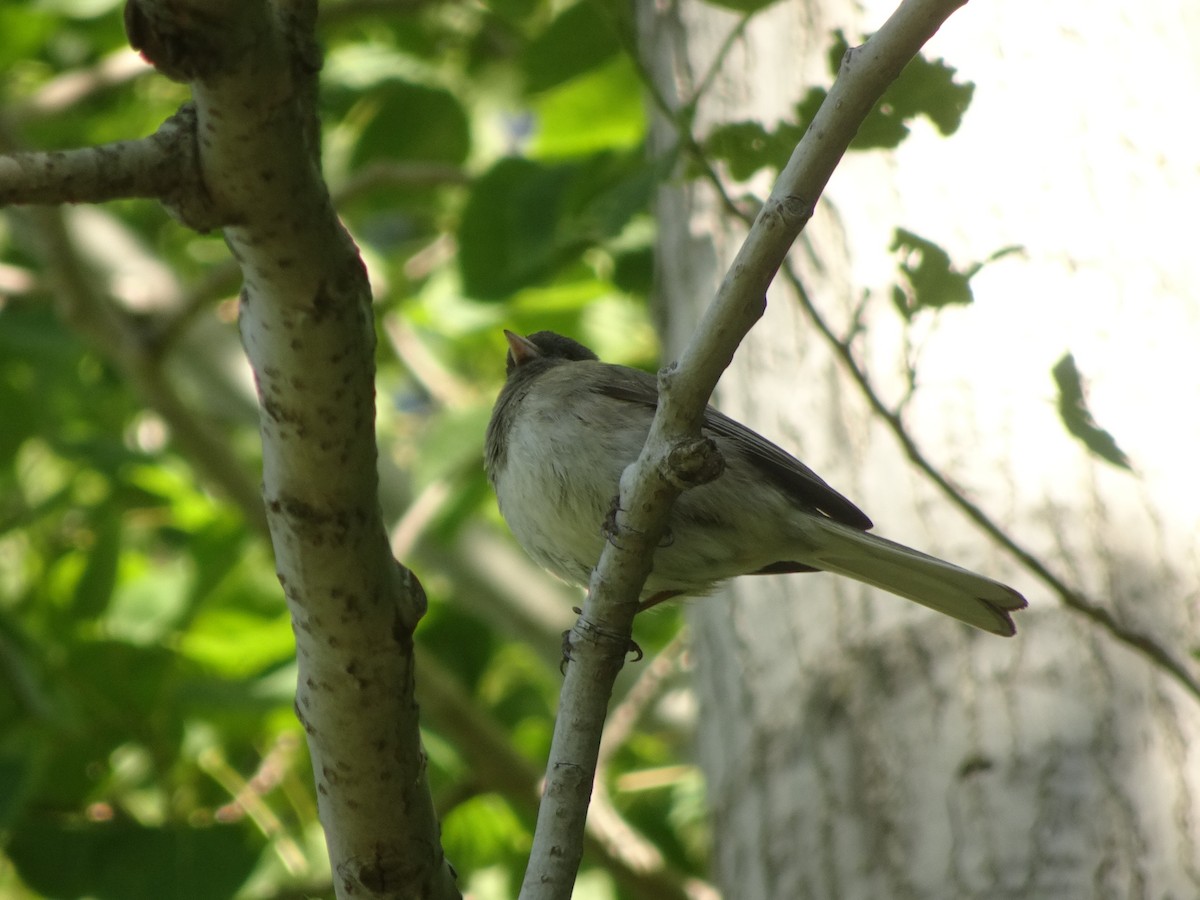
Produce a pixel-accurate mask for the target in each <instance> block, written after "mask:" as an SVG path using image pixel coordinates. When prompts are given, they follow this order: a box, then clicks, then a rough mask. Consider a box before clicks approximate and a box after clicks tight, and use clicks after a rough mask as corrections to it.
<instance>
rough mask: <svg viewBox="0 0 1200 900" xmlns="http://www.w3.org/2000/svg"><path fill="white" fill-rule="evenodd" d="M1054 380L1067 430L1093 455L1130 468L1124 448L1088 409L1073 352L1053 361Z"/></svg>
mask: <svg viewBox="0 0 1200 900" xmlns="http://www.w3.org/2000/svg"><path fill="white" fill-rule="evenodd" d="M1052 374H1053V375H1054V383H1055V384H1056V385H1057V386H1058V415H1059V417H1060V418H1061V419H1062V423H1063V425H1064V427H1066V429H1067V432H1068V433H1069V434H1071V435H1074V436H1075V437H1077V438H1078V439H1079V440H1080V441H1082V442H1083V445H1084V446H1085V447H1087V448H1088V450H1089V451H1090V452H1091V453H1092V454H1093V455H1095V456H1098V457H1099V458H1100V459H1102V460H1104V461H1105V462H1108V463H1111V464H1112V465H1114V466H1116V467H1117V468H1118V469H1126V470H1130V471H1131V470H1132V469H1133V465H1132V464H1131V463H1130V462H1129V457H1128V456H1126V455H1125V451H1124V450H1122V449H1121V448H1120V447H1119V446H1117V441H1116V438H1114V437H1113V436H1112V435H1111V434H1109V433H1108V432H1107V431H1105V430H1104V429H1103V428H1101V427H1100V426H1099V425H1098V424H1096V420H1095V419H1094V418H1093V417H1092V411H1091V409H1089V408H1088V403H1087V391H1086V386H1085V384H1084V380H1083V376H1082V375H1081V374H1080V372H1079V367H1078V366H1077V365H1076V364H1075V356H1074V354H1071V353H1067V354H1065V355H1064V356H1063V357H1062V359H1060V360H1059V361H1058V362H1057V363H1055V364H1054V369H1053V370H1052Z"/></svg>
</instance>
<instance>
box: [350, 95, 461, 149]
mask: <svg viewBox="0 0 1200 900" xmlns="http://www.w3.org/2000/svg"><path fill="white" fill-rule="evenodd" d="M364 103H366V104H369V105H370V106H371V107H373V109H372V115H371V119H370V121H369V122H368V123H367V125H366V127H364V128H363V130H362V133H361V134H360V135H359V139H358V144H357V146H356V147H355V149H354V157H353V163H354V165H356V166H359V165H362V164H363V163H365V162H370V161H372V160H376V159H385V160H395V159H415V160H422V161H431V162H446V163H462V162H463V161H465V160H466V158H467V153H468V152H469V151H470V149H471V132H470V126H469V125H468V123H467V115H466V113H465V112H464V111H463V108H462V106H461V104H460V103H459V102H458V100H457V99H456V98H455V97H454V95H453V94H451V93H450V92H449V91H446V90H442V89H441V88H432V87H427V86H426V85H423V84H413V83H412V82H408V81H400V80H394V81H388V82H385V83H383V84H380V85H377V86H376V87H375V88H374V89H373V90H371V91H370V92H369V94H368V95H367V96H366V97H365V98H364Z"/></svg>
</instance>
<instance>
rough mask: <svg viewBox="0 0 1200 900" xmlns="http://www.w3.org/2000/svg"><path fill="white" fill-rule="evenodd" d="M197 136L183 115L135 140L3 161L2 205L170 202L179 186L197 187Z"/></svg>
mask: <svg viewBox="0 0 1200 900" xmlns="http://www.w3.org/2000/svg"><path fill="white" fill-rule="evenodd" d="M194 136H195V130H194V128H193V123H192V122H190V121H189V120H188V115H187V113H183V114H181V115H176V116H173V117H172V118H170V119H168V120H167V121H166V122H164V123H163V125H162V127H161V128H159V129H158V131H156V132H155V133H154V134H152V135H151V136H150V137H147V138H142V139H141V140H137V141H117V142H116V143H112V144H103V145H101V146H99V147H83V148H80V149H77V150H53V151H49V152H30V153H13V154H11V155H9V156H0V205H5V206H14V205H18V204H27V203H40V204H57V203H101V202H103V201H105V200H116V199H121V198H126V197H147V198H153V199H158V200H167V199H170V198H172V197H175V196H176V195H177V194H179V192H180V189H181V185H185V184H186V185H189V186H191V187H193V188H194V186H195V180H194V178H191V177H189V176H190V175H191V174H192V172H193V171H194V169H193V168H192V167H191V166H189V165H188V162H189V161H191V160H193V159H194V158H195V153H194V150H193V140H194Z"/></svg>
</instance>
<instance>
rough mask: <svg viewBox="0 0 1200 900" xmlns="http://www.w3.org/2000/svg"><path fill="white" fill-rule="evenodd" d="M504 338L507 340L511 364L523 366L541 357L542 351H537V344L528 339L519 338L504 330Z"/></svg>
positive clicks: (515, 334)
mask: <svg viewBox="0 0 1200 900" xmlns="http://www.w3.org/2000/svg"><path fill="white" fill-rule="evenodd" d="M504 337H505V338H506V339H507V340H508V352H509V355H510V356H511V357H512V360H513V362H514V363H515V364H516V365H518V366H521V365H524V364H525V363H527V362H529V360H531V359H536V358H537V357H539V356H541V355H542V351H541V350H539V349H538V346H537V344H535V343H533V341H531V340H529V338H526V337H521V335H519V334H517V333H516V332H513V331H509V330H508V329H507V328H505V329H504Z"/></svg>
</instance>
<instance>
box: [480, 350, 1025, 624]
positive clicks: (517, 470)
mask: <svg viewBox="0 0 1200 900" xmlns="http://www.w3.org/2000/svg"><path fill="white" fill-rule="evenodd" d="M504 336H505V338H506V339H507V342H508V353H507V356H506V361H505V362H506V379H505V383H504V386H503V387H502V388H501V390H500V394H499V396H498V397H497V399H496V403H495V406H494V407H493V410H492V415H491V419H490V421H489V422H488V427H487V435H486V439H485V446H484V468H485V470H486V472H487V476H488V479H489V481H490V482H491V484H492V487H493V489H494V490H495V493H496V498H497V502H498V504H499V507H500V513H501V515H502V516H503V518H504V520H505V521H506V522H507V524H508V526H509V528H510V529H511V530H512V532H513V534H514V535H515V537H516V539H517V542H518V543H519V544H520V545H521V546H522V547H523V548H524V550H525V552H526V553H528V554H529V556H530V557H532V558H533V559H534V560H535V561H536V562H537V563H538V564H539V565H541V566H542V567H544V568H546V569H548V570H549V571H550V572H552V573H554V574H555V575H557V576H558V577H560V578H562V579H563V580H565V581H568V582H571V583H574V584H578V585H583V586H586V585H587V584H588V581H589V578H590V576H591V572H592V569H593V568H594V567H595V565H596V563H597V561H598V560H599V558H600V553H601V551H602V550H603V547H604V541H605V540H606V537H605V533H604V532H605V529H604V522H605V521H606V519H607V518H608V517H609V515H610V513H611V511H612V510H613V509H614V503H615V501H616V498H617V495H618V493H619V485H620V479H621V473H622V471H623V470H624V469H625V467H626V466H628V465H629V464H630V463H632V462H633V461H634V460H635V459H636V458H637V457H638V455H639V453H640V452H641V449H642V445H643V444H644V443H645V441H646V435H647V434H648V433H649V431H650V423H651V421H652V419H653V417H654V413H655V409H656V408H657V405H658V385H657V380H656V379H655V377H654V376H653V375H651V374H650V373H648V372H643V371H641V370H639V369H633V368H629V367H628V366H621V365H614V364H611V363H605V362H601V361H600V359H599V358H598V357H597V356H596V354H595V353H593V352H592V351H591V350H590V349H588V348H587V347H585V346H584V345H583V344H580V343H579V342H577V341H575V340H573V339H571V338H569V337H565V336H563V335H561V334H557V333H555V332H552V331H538V332H536V333H534V334H531V335H528V336H522V335H519V334H516V333H514V332H512V331H509V330H507V329H506V330H505V331H504ZM701 434H702V436H704V437H707V438H709V439H710V440H711V441H713V442H714V443H715V445H716V447H717V449H718V450H719V451H720V454H721V456H722V457H723V458H724V462H725V466H724V470H723V471H722V473H721V474H720V475H719V476H718V477H716V478H715V479H714V480H712V481H710V482H707V483H705V484H701V485H698V486H696V487H692V488H690V489H688V490H686V491H684V492H683V493H682V494H680V496H679V497H678V499H677V500H676V501H675V504H674V506H673V507H672V510H671V513H670V516H669V519H668V524H667V529H668V531H667V533H668V536H669V537H668V538H667V539H665V540H664V541H663V542H661V543H660V545H659V546H658V547H657V548H656V549H655V553H654V559H653V567H652V569H651V572H650V575H649V577H648V578H647V581H646V585H645V587H644V588H643V590H642V594H641V596H640V598H639V600H640V604H641V607H643V608H648V607H650V606H653V605H655V604H656V603H658V602H660V601H662V600H664V599H667V598H671V597H677V596H699V595H703V594H706V593H708V592H710V591H711V590H712V589H713V588H714V587H715V586H716V585H717V584H719V583H721V582H723V581H726V580H727V579H730V578H734V577H737V576H740V575H751V574H780V573H790V572H815V571H825V572H832V573H835V574H837V575H843V576H846V577H848V578H852V579H855V580H857V581H860V582H863V583H865V584H869V585H872V586H874V587H876V588H880V589H881V590H884V591H887V592H889V593H892V594H896V595H898V596H900V597H904V598H907V599H908V600H912V601H915V602H916V603H920V604H922V605H924V606H927V607H929V608H930V609H934V610H937V611H938V612H940V613H944V614H946V615H948V616H951V617H953V618H955V619H958V620H959V621H961V622H965V623H967V624H968V625H973V626H975V627H976V628H980V629H982V630H984V631H987V632H991V633H992V634H997V635H1003V636H1005V637H1010V636H1012V635H1014V634H1015V633H1016V628H1015V626H1014V625H1013V620H1012V615H1011V614H1012V613H1013V612H1015V611H1017V610H1020V609H1024V608H1025V607H1026V605H1027V604H1026V600H1025V598H1024V597H1023V596H1022V595H1021V594H1020V593H1018V592H1017V591H1016V590H1014V589H1013V588H1011V587H1008V586H1007V585H1004V584H1001V583H1000V582H998V581H994V580H992V579H991V578H988V577H986V576H984V575H979V574H977V573H975V572H972V571H969V570H968V569H964V568H961V567H960V566H956V565H954V564H953V563H949V562H946V561H944V560H941V559H938V558H937V557H934V556H930V555H929V554H927V553H922V552H921V551H919V550H914V549H913V548H911V547H907V546H905V545H903V544H899V543H896V542H895V541H891V540H888V539H887V538H883V537H879V536H878V535H874V534H870V533H869V530H870V529H871V528H872V527H873V523H872V522H871V520H870V518H868V517H867V515H866V514H865V513H864V512H863V511H862V510H860V509H859V508H858V507H857V506H855V505H854V503H852V502H851V501H850V500H848V499H846V498H845V497H843V496H842V495H841V494H839V493H838V492H837V491H836V490H834V489H833V488H832V487H830V486H829V485H828V484H827V483H826V482H825V481H824V480H823V479H822V478H821V477H820V476H818V475H817V474H816V473H815V472H814V471H813V470H812V469H810V468H809V467H808V466H806V465H804V463H802V462H800V460H798V459H796V458H795V457H794V456H792V455H791V454H789V453H788V452H787V451H785V450H783V449H782V448H780V447H778V446H776V445H775V444H773V443H771V442H770V441H769V440H767V439H766V438H764V437H763V436H762V435H760V434H758V433H757V432H755V431H752V430H751V429H750V428H747V427H746V426H745V425H742V424H741V423H739V422H736V421H735V420H733V419H731V418H730V417H728V416H726V415H724V414H723V413H720V412H718V411H717V410H715V409H713V408H712V407H711V406H709V407H707V408H706V409H705V411H704V417H703V421H702V424H701Z"/></svg>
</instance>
